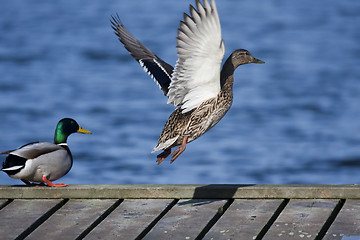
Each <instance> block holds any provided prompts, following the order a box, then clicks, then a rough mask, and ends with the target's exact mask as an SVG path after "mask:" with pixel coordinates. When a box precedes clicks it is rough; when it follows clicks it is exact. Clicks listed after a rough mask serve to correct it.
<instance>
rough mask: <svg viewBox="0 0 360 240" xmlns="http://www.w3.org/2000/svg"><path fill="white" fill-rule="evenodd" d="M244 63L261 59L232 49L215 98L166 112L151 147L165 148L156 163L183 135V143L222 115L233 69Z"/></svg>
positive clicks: (230, 90) (229, 98)
mask: <svg viewBox="0 0 360 240" xmlns="http://www.w3.org/2000/svg"><path fill="white" fill-rule="evenodd" d="M247 63H263V61H261V60H258V59H256V58H254V57H253V56H252V55H251V54H250V53H249V52H248V51H247V50H243V49H239V50H236V51H234V52H233V53H232V54H231V56H230V57H229V58H228V59H227V61H226V62H225V64H224V66H223V69H222V71H221V77H220V83H221V91H220V92H219V93H218V95H217V97H216V98H211V99H208V100H207V101H205V102H203V103H202V104H201V105H200V106H199V107H197V108H196V109H194V110H193V111H191V112H187V113H185V114H182V113H181V108H177V109H176V110H175V111H174V112H173V113H172V114H171V115H170V117H169V119H168V120H167V122H166V124H165V126H164V128H163V130H162V132H161V135H160V137H159V141H158V145H157V146H156V147H155V148H154V151H157V150H162V149H165V151H164V152H165V154H163V153H162V154H159V155H158V160H157V162H158V163H161V162H162V161H163V160H164V159H165V158H166V157H167V156H168V155H169V154H170V152H171V148H173V147H176V146H180V145H181V144H182V143H183V140H184V137H187V140H186V143H190V142H192V141H194V140H195V139H197V138H199V137H200V136H201V135H203V134H204V133H205V132H207V131H208V130H210V129H211V128H212V127H213V126H215V125H216V124H217V123H218V122H219V121H220V120H221V119H222V118H223V117H224V116H225V114H226V113H227V111H228V110H229V109H230V107H231V105H232V101H233V83H234V77H233V73H234V70H235V69H236V68H237V67H238V66H239V65H242V64H247ZM169 139H176V140H174V142H173V143H171V144H167V145H166V144H165V145H164V143H166V142H167V141H169ZM165 155H166V156H165ZM175 159H176V157H175V158H174V156H173V157H172V159H171V162H173V161H174V160H175Z"/></svg>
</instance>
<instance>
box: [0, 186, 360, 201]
mask: <svg viewBox="0 0 360 240" xmlns="http://www.w3.org/2000/svg"><path fill="white" fill-rule="evenodd" d="M9 198H17V199H19V198H25V199H26V198H28V199H33V198H69V199H71V198H77V199H91V198H97V199H110V198H112V199H131V198H132V199H140V198H142V199H159V198H162V199H171V198H177V199H189V198H195V199H208V198H212V199H226V198H235V199H256V198H257V199H279V198H292V199H294V198H296V199H314V198H321V199H342V198H352V199H360V185H236V184H210V185H187V184H183V185H181V184H160V185H157V184H128V185H71V186H69V187H65V188H49V187H36V188H34V187H19V186H0V199H9Z"/></svg>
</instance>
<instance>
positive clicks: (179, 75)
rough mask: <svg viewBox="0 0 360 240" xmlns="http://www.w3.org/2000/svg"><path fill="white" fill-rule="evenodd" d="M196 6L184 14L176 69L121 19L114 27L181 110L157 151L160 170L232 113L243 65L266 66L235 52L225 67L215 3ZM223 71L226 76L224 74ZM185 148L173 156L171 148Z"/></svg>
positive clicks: (170, 122)
mask: <svg viewBox="0 0 360 240" xmlns="http://www.w3.org/2000/svg"><path fill="white" fill-rule="evenodd" d="M210 2H211V3H209V2H208V0H203V4H202V3H201V2H200V1H199V0H196V7H193V6H192V5H190V15H188V14H186V13H184V21H180V27H179V29H178V32H177V33H178V34H177V35H178V36H177V38H176V42H177V46H176V49H177V55H178V60H177V61H176V64H175V68H173V67H172V66H171V65H169V64H168V63H166V62H165V61H163V60H162V59H161V58H159V57H158V56H157V55H156V54H155V53H153V52H152V51H151V50H150V49H148V48H147V47H146V46H144V45H143V44H142V43H141V42H140V41H139V40H137V39H136V38H135V37H134V36H133V35H131V34H130V32H128V30H127V29H126V28H125V26H124V25H123V24H122V22H121V21H120V18H119V16H118V15H117V16H116V17H114V16H113V17H112V20H111V23H112V28H113V29H114V31H115V34H116V35H117V36H118V38H119V40H120V42H121V43H122V44H123V45H124V47H125V48H126V49H127V50H128V51H129V53H130V55H131V56H132V57H133V58H135V60H136V61H137V62H139V64H140V65H141V66H142V67H143V69H144V70H145V71H146V72H147V73H148V74H149V75H150V76H151V77H152V78H153V79H154V80H155V82H156V83H157V84H158V85H159V87H160V89H161V90H162V91H163V93H164V95H165V96H167V98H168V101H167V103H168V104H172V105H174V106H176V107H178V108H177V109H175V111H174V112H173V113H172V114H171V115H170V117H169V119H168V120H167V122H166V124H165V126H164V128H163V130H162V132H161V135H160V137H159V140H158V144H157V145H156V146H155V148H154V150H153V151H152V152H155V151H159V150H163V152H162V153H160V154H159V155H157V163H158V164H160V163H161V162H162V161H164V159H165V158H166V157H168V156H169V155H170V154H171V155H172V157H171V161H170V163H172V162H173V161H175V159H176V158H177V157H179V155H180V154H181V153H182V152H183V151H184V150H185V148H186V144H187V143H190V142H192V141H194V140H195V139H197V138H198V137H200V136H201V135H203V134H204V133H205V132H207V131H208V130H209V129H211V128H212V127H213V126H215V125H216V124H217V123H218V122H219V121H220V120H221V118H222V117H223V116H224V115H225V114H226V112H227V111H228V110H229V108H230V106H231V104H232V100H233V82H234V78H233V74H234V71H235V69H236V68H237V67H238V66H239V65H243V64H247V63H264V62H263V61H261V60H259V59H256V58H254V57H253V56H252V55H251V54H250V53H249V52H248V51H247V50H244V49H238V50H235V51H234V52H233V53H232V54H231V55H230V56H229V57H228V59H227V60H226V61H225V63H224V65H223V67H222V69H221V62H222V59H223V57H224V53H225V45H224V41H223V40H222V37H221V26H220V21H219V16H218V12H217V9H216V5H215V1H214V0H210ZM220 69H221V70H220ZM176 146H179V147H178V148H177V149H175V150H174V151H173V152H171V148H174V147H176Z"/></svg>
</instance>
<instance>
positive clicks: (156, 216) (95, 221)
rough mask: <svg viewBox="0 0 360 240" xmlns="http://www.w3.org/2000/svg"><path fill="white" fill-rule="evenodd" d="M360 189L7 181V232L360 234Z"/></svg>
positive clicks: (58, 235) (2, 191) (347, 238)
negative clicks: (53, 184) (61, 185)
mask: <svg viewBox="0 0 360 240" xmlns="http://www.w3.org/2000/svg"><path fill="white" fill-rule="evenodd" d="M177 187H178V188H177ZM257 191H258V192H257ZM316 191H317V192H318V194H316ZM336 191H337V192H336ZM347 194H348V195H349V196H347ZM221 195H222V197H220V196H221ZM359 195H360V188H359V186H358V185H344V186H340V185H339V186H323V185H309V187H308V189H307V188H306V185H284V186H283V185H281V186H279V185H257V186H255V185H254V186H250V185H247V186H245V185H108V186H106V185H95V186H70V187H66V188H49V187H32V188H31V187H20V186H0V239H24V238H25V239H91V240H92V239H94V240H95V239H120V240H122V239H124V240H129V239H208V240H211V239H220V240H221V239H240V240H241V239H255V240H259V239H290V240H291V239H315V240H319V239H329V240H354V239H360V197H359ZM114 196H116V197H114ZM171 196H172V197H171ZM189 196H190V197H189ZM205 196H212V197H210V198H205ZM215 196H216V197H217V198H215ZM187 197H188V198H187ZM45 198H49V199H45Z"/></svg>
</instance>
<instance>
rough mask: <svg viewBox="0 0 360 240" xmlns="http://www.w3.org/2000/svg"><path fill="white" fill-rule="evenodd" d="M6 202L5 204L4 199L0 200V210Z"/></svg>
mask: <svg viewBox="0 0 360 240" xmlns="http://www.w3.org/2000/svg"><path fill="white" fill-rule="evenodd" d="M6 202H7V200H6V199H0V210H1V209H2V208H3V206H4V204H5V203H6Z"/></svg>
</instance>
